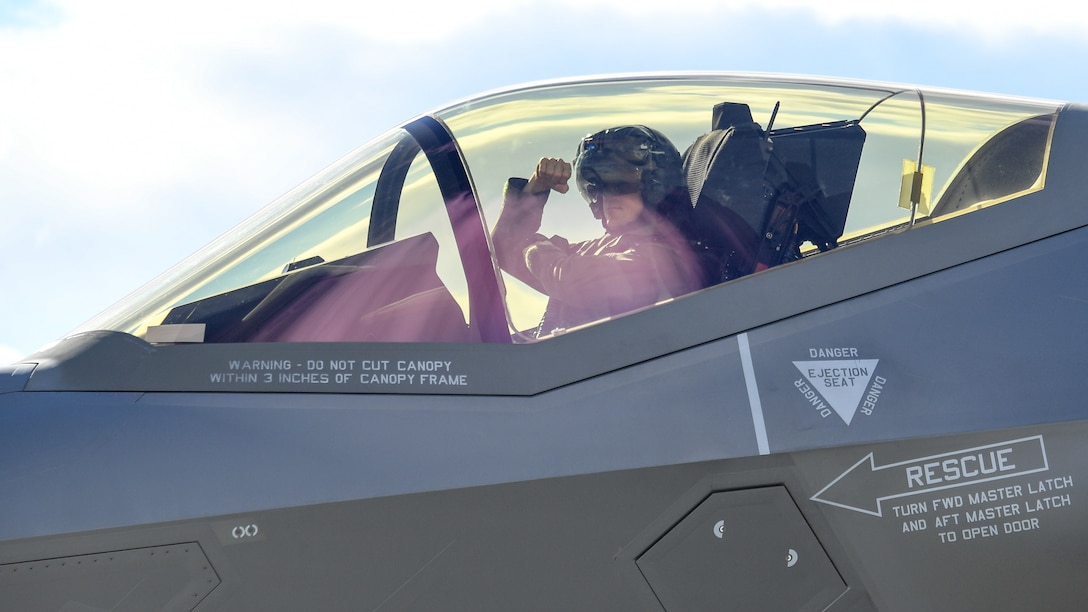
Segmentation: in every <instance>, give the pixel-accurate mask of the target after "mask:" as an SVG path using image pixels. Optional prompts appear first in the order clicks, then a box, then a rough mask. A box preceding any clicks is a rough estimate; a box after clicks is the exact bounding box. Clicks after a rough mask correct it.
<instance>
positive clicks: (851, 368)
mask: <svg viewBox="0 0 1088 612" xmlns="http://www.w3.org/2000/svg"><path fill="white" fill-rule="evenodd" d="M879 362H880V360H879V359H843V360H835V361H794V362H793V365H794V366H795V367H796V368H797V369H798V370H799V371H800V372H801V375H802V376H804V377H805V380H807V381H808V384H809V386H810V387H811V388H812V389H813V390H814V391H816V392H817V393H819V394H820V397H822V398H823V399H824V401H825V402H827V403H828V404H829V405H830V406H831V408H832V409H834V410H835V412H836V414H838V415H839V416H840V417H842V420H843V422H845V423H846V424H847V425H849V424H850V421H852V420H854V414H855V413H857V410H858V406H859V405H860V404H861V398H862V396H864V395H865V390H866V389H868V388H869V380H870V379H871V378H872V377H873V371H874V370H876V365H877V363H879Z"/></svg>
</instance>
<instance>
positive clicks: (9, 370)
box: [0, 363, 38, 395]
mask: <svg viewBox="0 0 1088 612" xmlns="http://www.w3.org/2000/svg"><path fill="white" fill-rule="evenodd" d="M36 367H38V364H36V363H16V364H12V365H5V366H0V395H3V394H4V393H14V392H16V391H22V390H23V389H24V388H25V387H26V381H28V380H30V375H31V374H33V373H34V368H36Z"/></svg>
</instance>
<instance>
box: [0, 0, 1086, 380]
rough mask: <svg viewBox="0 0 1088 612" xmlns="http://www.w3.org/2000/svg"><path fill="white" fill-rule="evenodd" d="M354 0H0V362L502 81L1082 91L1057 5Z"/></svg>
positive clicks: (1067, 20) (1082, 95) (1080, 57)
mask: <svg viewBox="0 0 1088 612" xmlns="http://www.w3.org/2000/svg"><path fill="white" fill-rule="evenodd" d="M352 4H353V5H354V6H351V5H347V3H342V2H333V1H326V0H309V1H307V2H304V3H298V2H292V3H286V2H279V1H278V0H265V1H263V2H259V3H258V2H249V1H235V0H215V1H206V0H193V1H191V2H187V3H185V4H182V5H166V4H162V3H152V2H146V1H142V0H136V1H134V0H96V2H94V3H87V2H79V1H76V0H60V1H56V2H48V1H33V0H16V1H12V0H0V92H3V93H2V95H0V212H2V214H3V217H2V221H0V249H2V256H0V279H2V283H3V285H2V286H3V289H2V290H0V363H6V362H10V361H13V360H16V359H17V358H19V357H20V356H23V355H27V354H29V353H31V352H33V351H34V350H36V349H38V348H39V347H41V346H43V345H45V344H47V343H49V342H52V341H53V340H56V339H57V338H59V337H61V336H63V335H64V334H65V333H67V332H68V331H70V330H71V329H73V328H75V327H76V326H78V325H79V324H81V323H82V322H84V321H86V320H87V319H89V318H91V317H92V316H94V315H95V314H97V313H98V312H100V311H101V310H104V309H105V308H107V307H108V306H109V305H111V304H112V303H114V302H115V301H117V300H119V299H120V298H122V297H124V296H125V295H126V294H127V293H129V292H131V291H133V290H135V289H136V288H138V287H139V286H141V285H142V284H144V283H146V282H148V281H150V280H151V279H153V278H154V277H155V276H157V275H158V274H159V273H161V272H163V271H165V270H166V269H167V268H169V267H170V266H171V265H173V264H174V263H176V262H177V261H179V260H181V259H182V258H184V257H185V256H187V255H189V254H191V253H192V252H194V251H196V250H197V249H199V248H200V247H201V246H203V245H204V244H206V243H207V242H209V241H210V240H212V239H213V238H215V237H216V236H218V235H219V234H221V233H223V232H225V231H226V230H228V229H230V227H232V226H233V225H235V224H236V223H238V222H240V221H241V220H242V219H244V218H245V217H247V216H249V215H250V214H252V213H253V212H255V211H257V210H258V209H260V208H261V207H263V206H264V205H265V204H267V203H269V202H271V201H272V200H274V199H275V198H276V197H278V196H279V195H281V194H283V193H284V192H286V191H287V190H289V189H290V188H291V187H293V186H295V185H296V184H298V183H300V182H302V181H303V180H305V179H306V178H307V177H308V176H310V175H312V174H314V173H316V172H317V171H318V170H320V169H321V168H322V167H324V166H326V165H328V164H330V163H332V162H333V161H335V160H336V159H337V158H339V157H340V156H342V155H343V154H345V153H347V152H349V151H350V150H352V149H354V148H355V147H357V146H358V145H361V144H363V143H365V142H366V141H368V140H369V139H370V138H372V137H374V136H376V135H378V134H379V133H381V132H383V131H385V130H386V129H388V128H390V127H393V126H394V125H397V124H399V123H402V122H404V121H406V120H408V119H411V118H412V117H415V116H416V115H419V114H422V113H425V112H427V111H429V110H431V109H434V108H436V107H439V106H444V105H445V104H446V103H449V102H452V101H454V100H458V99H461V98H464V97H467V96H470V95H472V94H474V93H478V92H481V91H486V90H490V89H495V88H499V87H503V86H506V85H514V84H518V83H522V82H527V81H537V80H543V79H550V78H561V77H568V76H581V75H591V74H610V73H617V72H621V73H628V72H640V71H672V70H682V71H730V72H773V73H788V74H811V75H819V76H832V77H847V78H852V79H872V80H878V81H890V82H897V83H906V84H917V85H926V86H937V87H945V88H955V89H968V90H978V91H986V92H991V93H1002V94H1010V95H1016V96H1027V97H1037V98H1049V99H1057V100H1069V101H1084V102H1088V80H1086V79H1085V78H1084V74H1085V72H1084V68H1083V62H1084V60H1085V59H1088V43H1085V42H1084V41H1088V17H1086V16H1085V15H1084V14H1083V13H1084V11H1079V10H1074V11H1070V12H1069V14H1067V15H1062V14H1061V7H1060V5H1059V6H1051V7H1050V9H1048V10H1046V11H1042V10H1034V11H1028V10H1025V8H1024V7H1025V5H1024V4H1023V3H1017V4H1012V3H1005V2H990V3H987V4H985V5H982V4H981V3H975V2H969V3H962V5H961V4H960V3H956V2H949V1H945V2H935V1H932V2H931V1H927V0H922V1H917V2H911V3H900V4H902V6H899V5H896V6H882V5H884V4H887V3H876V2H872V1H867V2H860V1H852V0H827V1H825V2H820V3H809V2H801V1H796V0H763V1H761V2H747V1H742V2H729V1H725V2H721V1H715V0H669V1H668V2H649V1H645V0H627V1H621V0H578V1H576V2H575V1H568V0H561V1H556V2H550V3H542V2H531V1H524V0H509V1H508V2H505V3H502V6H492V5H493V4H497V3H494V2H491V1H490V0H461V1H460V2H430V1H425V2H421V1H414V0H401V1H399V2H396V3H389V4H386V5H385V6H384V7H383V12H381V13H374V12H373V11H372V10H368V7H367V6H363V4H362V3H352ZM983 6H984V7H985V8H983Z"/></svg>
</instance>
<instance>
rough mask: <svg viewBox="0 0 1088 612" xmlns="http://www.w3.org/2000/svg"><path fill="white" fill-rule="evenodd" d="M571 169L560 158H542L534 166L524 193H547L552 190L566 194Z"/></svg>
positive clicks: (568, 187)
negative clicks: (534, 168)
mask: <svg viewBox="0 0 1088 612" xmlns="http://www.w3.org/2000/svg"><path fill="white" fill-rule="evenodd" d="M570 175H571V167H570V164H569V163H568V162H565V161H563V160H562V159H561V158H554V157H543V158H541V159H540V161H539V162H537V164H536V170H534V171H533V175H532V176H530V177H529V182H528V183H526V185H525V191H527V192H528V193H533V194H541V193H548V191H550V190H552V189H554V190H556V191H558V192H559V193H566V192H567V191H568V190H569V189H570V185H569V184H568V181H570Z"/></svg>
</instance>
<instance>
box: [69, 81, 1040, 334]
mask: <svg viewBox="0 0 1088 612" xmlns="http://www.w3.org/2000/svg"><path fill="white" fill-rule="evenodd" d="M1058 111H1059V106H1058V105H1057V104H1055V103H1050V102H1042V101H1033V100H1017V101H1010V100H1007V99H1001V98H990V97H984V96H974V95H967V94H961V93H953V92H942V91H920V90H917V89H913V88H911V89H900V88H896V87H894V86H887V87H882V86H872V85H861V84H857V85H854V84H843V83H837V82H830V81H828V82H822V81H808V80H790V79H779V78H760V77H747V76H745V77H737V76H706V77H701V76H680V77H653V78H651V77H630V78H615V79H609V80H592V81H590V80H587V81H569V82H562V83H549V84H540V85H534V86H527V87H523V88H518V89H512V90H507V91H503V92H498V93H494V94H491V95H487V96H483V97H479V98H474V99H470V100H467V101H463V102H461V103H458V104H455V105H452V106H450V107H448V108H445V109H443V110H440V111H437V112H435V113H433V114H430V115H426V116H423V117H420V118H417V119H415V120H413V121H410V122H408V123H407V124H405V125H404V126H402V127H400V128H397V129H394V130H392V131H390V132H388V133H386V134H384V135H382V136H380V137H379V138H377V139H375V140H374V141H372V142H370V143H369V144H367V145H365V146H363V147H361V148H359V149H358V150H356V151H354V152H352V153H351V154H349V155H347V156H346V157H344V158H343V159H341V160H340V161H338V162H337V163H335V164H334V165H332V166H331V167H329V168H328V169H326V170H325V171H323V172H322V173H320V174H319V175H318V176H316V177H314V178H313V179H311V180H310V181H308V182H307V183H305V184H303V185H301V186H299V187H298V188H296V189H295V190H294V191H292V192H291V193H289V194H287V195H285V196H284V197H283V198H281V199H280V200H278V201H276V202H274V203H273V204H272V205H270V206H269V207H268V208H267V209H265V210H264V211H262V212H260V213H258V214H257V215H255V216H254V217H252V218H251V219H249V220H248V221H246V222H245V223H243V224H242V225H240V226H239V227H237V228H235V229H234V230H232V231H231V232H229V233H227V234H225V235H224V236H222V237H221V238H220V239H218V240H217V241H215V242H214V243H212V244H210V245H208V246H207V247H205V248H204V249H203V250H201V251H199V252H198V253H197V254H195V255H194V256H193V257H191V258H190V259H189V260H187V261H185V262H183V263H182V264H180V265H179V266H178V267H176V268H174V269H172V270H170V271H169V272H167V273H166V274H164V275H163V276H162V277H160V278H159V279H157V280H155V281H153V282H152V283H150V284H149V285H147V286H146V287H144V288H143V289H142V290H140V291H138V292H137V293H135V294H133V295H132V296H130V297H129V298H127V299H126V300H124V301H122V302H121V303H119V304H118V305H116V306H115V307H113V308H111V309H110V310H108V311H106V312H105V313H103V314H101V315H99V316H98V317H97V318H95V319H93V320H91V321H90V322H88V323H87V324H85V325H84V326H83V328H82V329H83V330H102V329H104V330H114V331H121V332H126V333H129V334H133V335H135V336H137V337H140V338H143V339H145V340H147V341H148V342H151V343H246V342H454V343H481V342H482V343H511V342H513V343H523V342H538V341H546V339H547V338H548V337H550V336H539V335H535V334H533V333H531V330H533V329H535V328H536V326H537V324H538V323H539V321H540V320H541V317H542V315H543V313H544V310H545V307H546V304H547V296H546V295H543V294H542V293H541V292H540V291H538V290H536V289H534V288H532V287H530V286H528V285H527V284H526V283H524V282H522V281H521V280H518V279H517V278H514V277H513V276H512V275H510V274H508V273H506V272H504V271H503V270H502V269H501V268H500V267H499V265H498V262H497V260H496V256H495V250H494V241H493V238H492V231H493V229H494V224H495V221H496V219H497V218H498V216H499V213H500V209H501V207H502V203H503V189H504V186H505V185H506V183H507V180H508V179H509V178H510V177H515V176H524V175H525V174H526V173H528V172H529V171H531V169H532V168H533V167H534V165H535V164H536V163H537V160H539V159H540V158H541V157H562V158H566V159H570V158H571V157H572V156H573V155H574V149H575V147H576V145H577V144H578V143H579V141H580V140H581V139H582V138H583V137H585V136H586V135H587V134H591V133H594V132H597V131H599V130H601V129H603V128H607V127H609V126H616V125H634V124H637V125H646V126H651V127H653V128H654V129H655V130H658V131H660V132H662V133H663V134H665V135H667V136H668V138H669V139H670V140H671V141H672V142H673V143H674V144H675V145H676V147H677V148H678V149H679V150H680V152H681V153H683V156H684V158H683V161H684V175H685V176H684V178H685V180H686V184H687V189H688V193H687V195H688V198H689V201H690V205H691V211H690V212H691V215H692V218H693V220H694V221H693V223H692V224H691V225H690V227H688V228H685V229H684V233H685V239H686V240H687V241H688V242H689V244H690V245H691V247H692V248H693V249H694V250H696V251H697V252H698V253H699V254H700V256H701V257H703V259H704V260H706V261H709V262H710V264H709V265H708V269H709V270H710V272H709V274H708V276H707V280H706V281H705V282H703V283H702V284H701V285H700V286H699V287H698V288H696V289H695V290H694V291H692V293H691V294H688V295H681V296H676V297H672V298H669V300H684V299H688V298H689V297H690V295H695V294H698V293H700V292H706V291H729V290H730V289H729V287H730V286H731V285H732V284H734V283H741V282H745V279H746V278H748V277H751V276H753V275H763V274H774V273H775V270H776V269H777V268H780V267H782V266H787V265H788V266H804V265H805V261H806V260H809V259H811V258H817V257H821V256H824V255H826V254H828V253H831V252H834V251H836V250H840V249H847V248H850V247H851V246H853V245H855V244H859V243H863V242H867V241H872V240H878V239H880V238H882V237H884V236H887V235H890V234H894V233H900V232H909V231H921V230H923V229H924V228H925V227H926V226H928V225H931V224H934V223H940V222H942V221H944V220H946V219H950V218H953V217H956V216H959V215H962V214H967V213H971V212H973V211H977V210H981V209H984V208H986V207H989V206H991V205H994V204H999V203H1001V202H1004V201H1007V200H1011V199H1014V198H1017V197H1020V196H1023V195H1025V194H1029V193H1032V192H1035V191H1039V190H1041V189H1043V188H1044V183H1045V177H1046V165H1047V158H1048V151H1049V147H1050V139H1051V134H1052V131H1053V126H1054V123H1055V120H1056V117H1057V114H1058ZM600 231H601V224H600V222H599V221H598V220H597V219H595V218H594V216H593V215H592V214H591V212H590V210H589V208H588V207H587V205H586V202H585V201H584V200H583V199H582V197H581V196H580V194H579V193H578V190H576V189H571V190H570V191H569V192H568V193H565V194H560V193H553V194H551V198H550V200H549V201H548V204H547V207H546V208H545V210H544V214H543V218H542V221H541V228H540V232H541V233H542V234H544V235H548V236H551V235H559V236H563V237H565V238H566V239H568V240H571V241H576V240H587V239H590V238H592V237H594V236H595V235H598V234H599V233H600ZM660 305H661V304H660V303H655V304H650V305H646V306H644V307H642V309H646V308H656V307H658V306H660ZM627 314H630V313H629V312H620V313H615V314H614V315H611V316H608V317H604V318H602V319H600V320H596V321H591V322H589V323H587V324H586V325H597V324H600V323H602V322H604V321H606V320H609V319H611V318H615V317H618V316H625V315H627ZM572 331H575V329H566V330H558V331H557V332H556V334H563V333H570V332H572Z"/></svg>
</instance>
